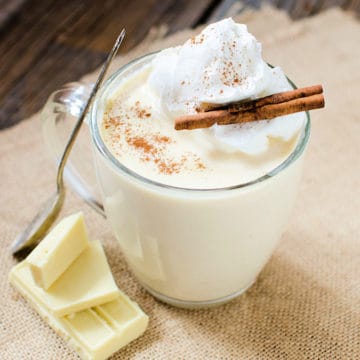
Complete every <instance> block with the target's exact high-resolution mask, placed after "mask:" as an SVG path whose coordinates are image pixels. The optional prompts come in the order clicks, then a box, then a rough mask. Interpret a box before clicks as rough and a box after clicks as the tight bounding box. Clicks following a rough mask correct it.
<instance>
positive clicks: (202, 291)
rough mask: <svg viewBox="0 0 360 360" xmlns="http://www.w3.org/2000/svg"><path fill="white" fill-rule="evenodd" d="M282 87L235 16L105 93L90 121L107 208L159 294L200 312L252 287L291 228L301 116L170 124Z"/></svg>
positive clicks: (122, 76) (139, 64) (278, 73)
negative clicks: (183, 126)
mask: <svg viewBox="0 0 360 360" xmlns="http://www.w3.org/2000/svg"><path fill="white" fill-rule="evenodd" d="M289 89H291V85H290V84H289V82H288V81H287V79H286V77H285V75H284V74H283V72H282V70H281V69H280V68H279V67H275V68H271V67H270V66H268V65H267V64H266V63H265V62H264V60H263V59H262V56H261V45H260V44H259V43H258V42H257V41H256V39H255V38H254V37H253V36H252V35H251V34H249V33H248V31H247V29H246V26H245V25H240V24H236V23H235V22H234V21H233V20H232V19H225V20H223V21H220V22H218V23H215V24H212V25H209V26H208V27H207V28H205V30H204V31H203V32H201V34H199V35H197V36H195V37H193V38H191V39H189V40H188V41H186V42H185V43H184V45H182V46H178V47H175V48H170V49H166V50H164V51H161V52H159V53H157V54H154V55H149V56H147V57H144V58H142V59H140V60H137V61H135V62H134V63H132V64H130V65H128V66H127V67H125V68H124V69H121V70H120V71H119V72H118V73H117V74H116V75H115V76H114V78H113V80H112V81H111V82H110V83H109V85H108V86H107V87H106V89H105V91H104V92H103V95H102V96H101V99H100V100H99V104H101V105H98V107H97V110H96V120H95V121H97V124H98V128H99V132H100V135H101V139H102V142H103V144H104V145H101V146H102V147H103V148H104V147H105V148H106V151H108V153H107V154H105V155H104V151H100V152H95V153H96V157H95V159H96V166H97V173H98V178H99V181H100V185H101V189H102V193H103V200H104V206H105V211H106V214H107V218H108V219H109V221H110V223H111V225H112V227H113V229H114V231H115V234H116V237H117V239H118V241H119V243H120V246H121V249H122V251H123V253H124V255H125V257H126V260H127V262H128V264H129V266H130V267H131V269H132V271H133V272H134V274H135V275H136V277H137V278H138V279H139V281H140V282H141V283H142V284H143V285H144V286H145V288H146V289H148V290H149V291H150V292H151V293H152V294H154V295H155V296H157V297H158V298H160V299H162V300H164V301H166V302H169V303H171V304H174V305H179V306H186V307H194V306H195V307H196V306H205V305H206V306H207V305H211V304H218V303H221V302H224V301H228V300H230V299H231V298H233V297H235V296H237V295H239V294H240V293H241V292H243V291H245V289H246V288H247V287H249V286H250V285H251V284H252V283H253V282H254V280H255V279H256V276H257V275H258V273H259V272H260V271H261V269H262V268H263V266H264V265H265V263H266V261H267V260H268V259H269V257H270V255H271V254H272V252H273V250H274V248H275V246H276V244H277V242H278V240H279V238H280V236H281V234H282V232H283V230H284V227H285V225H286V223H287V221H288V217H289V215H290V212H291V209H292V207H293V203H294V201H295V195H296V193H297V188H298V184H299V181H300V176H301V169H302V163H303V150H304V148H305V145H306V141H307V135H308V127H307V130H306V132H305V130H304V129H305V126H306V124H307V120H306V115H305V113H298V114H293V115H287V116H284V117H278V118H275V119H272V120H269V121H258V122H254V123H248V124H239V125H226V126H213V127H211V128H208V129H198V130H190V131H189V130H185V131H176V130H175V129H174V119H175V118H176V117H177V116H179V115H184V114H191V113H195V112H196V109H197V107H198V106H199V105H200V104H201V103H203V102H206V103H217V104H226V103H229V102H232V101H239V100H245V99H254V98H258V97H263V96H266V95H269V94H272V93H276V92H281V91H285V90H289ZM306 134H307V135H306ZM101 152H102V153H101ZM109 154H111V155H112V157H111V156H110V155H109ZM294 154H295V155H294ZM109 157H110V160H111V161H109V159H108V158H109ZM282 164H283V165H282ZM276 168H277V169H279V170H276V171H274V172H273V173H272V174H271V176H267V177H264V178H261V177H262V176H263V175H265V174H268V173H269V172H271V171H272V170H274V169H276ZM259 178H261V180H258V179H259ZM248 182H252V183H251V184H247V185H246V186H239V185H242V184H243V185H244V184H246V183H248ZM230 187H231V188H230ZM204 190H205V191H204Z"/></svg>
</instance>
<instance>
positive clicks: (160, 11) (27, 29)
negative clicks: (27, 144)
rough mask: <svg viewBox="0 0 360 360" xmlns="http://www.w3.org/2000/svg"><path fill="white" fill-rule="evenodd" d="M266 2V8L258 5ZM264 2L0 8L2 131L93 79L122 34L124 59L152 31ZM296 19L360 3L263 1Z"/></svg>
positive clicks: (60, 2)
mask: <svg viewBox="0 0 360 360" xmlns="http://www.w3.org/2000/svg"><path fill="white" fill-rule="evenodd" d="M263 1H265V0H263ZM263 1H262V0H240V1H239V0H197V1H193V0H132V1H129V0H76V1H73V0H46V1H45V0H0V53H1V54H2V60H1V67H0V79H1V82H0V129H1V128H5V127H8V126H11V125H13V124H16V123H17V122H18V121H20V120H22V119H24V118H26V117H28V116H30V115H31V114H32V113H34V112H36V111H38V110H39V109H40V108H41V107H42V106H43V104H44V102H45V100H46V98H47V97H48V95H49V94H50V93H51V92H53V91H54V90H56V89H57V88H59V87H60V86H61V85H62V84H64V83H66V82H69V81H74V80H76V79H78V78H80V77H81V76H82V75H84V74H86V73H88V72H90V71H93V70H94V69H95V68H97V67H98V66H99V65H100V64H101V63H102V62H103V60H104V59H105V56H106V53H107V51H109V49H110V48H111V46H112V43H113V40H114V38H115V37H116V35H117V34H118V32H119V31H120V29H121V28H122V27H126V30H127V34H128V36H127V38H126V41H125V42H124V46H123V47H122V49H121V51H122V52H124V51H128V50H129V49H131V48H132V47H134V46H135V45H136V44H138V43H139V42H140V41H141V40H142V39H143V38H144V37H145V36H146V34H147V33H148V31H149V29H150V28H151V27H153V26H158V25H160V24H166V25H167V26H168V32H169V33H171V32H174V31H177V30H180V29H182V28H186V27H194V26H196V25H198V24H199V23H206V22H211V21H216V20H218V19H220V18H223V17H224V16H226V13H227V12H228V10H229V9H230V8H231V7H232V6H233V5H234V4H235V3H236V4H235V6H236V7H237V11H238V12H241V11H243V10H244V9H246V8H248V7H253V8H259V7H260V6H261V4H262V3H263ZM267 1H268V2H270V3H272V4H273V5H275V6H277V7H279V8H283V9H286V10H287V11H288V13H289V14H290V15H291V16H292V17H293V18H301V17H304V16H310V15H313V14H315V13H317V12H319V11H321V10H323V9H326V8H328V7H330V6H342V7H343V8H344V9H350V10H353V11H356V12H357V13H358V14H359V13H360V0H267Z"/></svg>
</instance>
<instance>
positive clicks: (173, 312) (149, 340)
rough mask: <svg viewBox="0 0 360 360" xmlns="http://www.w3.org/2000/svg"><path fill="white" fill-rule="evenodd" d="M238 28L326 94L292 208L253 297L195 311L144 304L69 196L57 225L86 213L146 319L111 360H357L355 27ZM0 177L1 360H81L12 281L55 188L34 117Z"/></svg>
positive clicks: (11, 134)
mask: <svg viewBox="0 0 360 360" xmlns="http://www.w3.org/2000/svg"><path fill="white" fill-rule="evenodd" d="M238 20H240V21H242V22H246V23H247V24H248V27H249V29H250V31H251V32H253V33H254V34H255V35H256V36H257V37H258V39H259V40H260V41H261V42H262V43H263V51H264V57H265V59H266V60H267V61H269V62H271V63H273V64H279V65H281V66H282V67H283V69H284V70H285V72H286V73H287V74H290V76H291V77H292V79H293V80H294V81H295V82H296V83H297V84H298V85H300V86H305V85H311V84H316V83H322V84H323V85H324V89H325V97H326V102H327V104H326V109H325V110H321V111H314V112H313V114H312V119H313V121H312V136H311V141H310V145H309V148H308V153H307V159H306V164H305V169H304V177H303V181H302V185H301V188H300V192H299V197H298V200H297V204H296V208H295V209H294V212H293V215H292V218H291V221H290V223H289V225H288V228H287V231H286V232H285V234H284V235H283V237H282V240H281V242H280V244H279V246H278V248H277V249H276V251H275V253H274V254H273V256H272V258H271V259H270V261H269V263H268V264H267V265H266V267H265V269H264V270H263V271H262V273H261V275H260V277H259V278H258V280H257V282H256V283H255V284H254V285H253V286H252V287H251V288H250V290H249V291H247V292H246V293H245V294H244V295H243V296H241V297H239V298H238V299H236V300H234V301H232V302H231V303H228V304H226V305H224V306H221V307H218V308H213V309H206V310H199V311H190V310H182V309H177V308H174V307H170V306H167V305H164V304H162V303H160V302H158V301H156V300H154V298H153V297H152V296H150V295H149V294H147V293H146V292H145V291H144V290H143V289H142V288H141V287H140V285H139V284H138V283H137V282H136V280H135V279H134V278H133V276H132V275H131V273H130V272H129V270H128V268H127V265H126V264H125V262H124V259H123V256H122V254H121V252H120V250H119V248H118V246H117V244H116V242H115V239H114V237H113V235H112V233H111V230H110V229H109V227H108V226H107V224H106V221H105V220H104V219H102V218H101V217H100V216H98V215H97V214H96V213H95V212H93V211H92V210H91V209H89V208H88V207H87V205H85V204H84V203H83V202H82V201H81V200H80V199H79V198H77V197H76V196H75V195H74V194H72V193H71V192H69V193H68V197H67V199H66V204H65V205H66V206H65V209H64V211H63V215H65V214H69V213H73V212H75V211H78V210H83V211H84V212H85V217H86V221H87V224H88V226H89V233H90V235H91V237H92V238H99V239H101V240H102V242H103V244H104V247H105V251H106V254H107V256H108V260H109V263H110V266H111V269H112V271H113V274H114V277H115V280H116V282H117V284H118V285H119V287H120V288H121V289H123V290H124V291H125V292H126V293H127V294H129V296H131V298H132V299H134V300H135V301H137V302H138V303H139V304H140V306H141V307H142V308H143V309H144V311H145V312H146V313H147V314H148V315H149V316H150V325H149V328H148V330H147V331H146V333H145V334H144V335H143V336H142V337H140V338H139V339H137V340H136V341H134V342H133V343H131V344H130V345H129V346H127V347H126V348H124V349H122V350H121V351H119V352H118V353H116V354H115V355H114V356H113V358H114V359H359V358H360V312H359V305H360V284H359V275H360V272H359V269H360V246H359V233H360V228H359V214H360V203H359V189H360V182H359V179H360V176H359V175H360V174H359V165H360V164H359V154H360V147H359V143H360V126H359V125H360V121H359V120H360V119H359V94H360V68H359V59H360V46H359V44H360V24H359V22H358V21H357V20H355V19H354V18H353V17H352V16H351V15H349V14H346V13H343V12H341V11H340V10H334V9H333V10H330V11H328V12H326V13H322V14H321V15H319V16H316V17H313V18H310V19H306V20H302V21H298V22H291V21H290V20H289V19H288V18H287V17H286V15H285V14H284V13H282V12H280V11H277V10H274V9H271V8H263V9H262V10H260V11H249V12H246V13H243V14H242V15H241V16H240V17H239V18H238ZM191 34H193V32H191V31H185V32H182V33H178V34H175V35H173V36H171V37H168V38H166V39H159V36H158V33H156V32H154V33H152V34H150V35H149V38H148V39H147V40H146V41H145V42H144V43H143V44H141V45H140V46H139V47H138V48H136V49H135V50H133V51H132V52H131V53H129V54H127V55H126V56H122V57H119V58H118V59H117V60H116V63H115V64H114V67H118V66H119V65H121V64H123V63H126V62H127V61H129V60H130V59H132V58H134V57H136V56H139V55H141V54H144V53H147V52H149V51H153V50H155V49H159V48H164V47H167V46H170V45H175V44H179V43H181V42H182V41H183V40H185V39H186V38H187V37H189V35H191ZM93 78H94V74H92V75H91V76H89V77H87V78H86V80H91V79H93ZM74 80H76V79H74ZM0 169H1V170H0V171H1V182H0V191H1V193H0V196H1V197H0V201H1V207H0V231H1V233H0V234H1V236H0V244H1V262H0V283H1V296H0V358H1V359H5V360H7V359H38V360H41V359H44V360H45V359H46V360H47V359H76V358H77V355H76V354H75V353H74V352H73V351H72V350H71V349H70V348H69V347H68V346H67V345H66V343H65V342H64V341H63V340H62V339H61V338H60V337H58V336H57V335H56V334H55V333H54V332H53V331H52V330H51V329H50V328H49V327H48V326H47V325H46V324H45V322H44V321H42V320H41V318H40V317H39V316H38V315H37V314H36V312H35V311H33V310H32V309H31V308H30V306H29V305H28V304H27V303H26V301H25V300H24V299H23V298H22V297H21V296H20V295H19V294H18V292H17V291H16V290H15V289H13V288H12V287H11V286H10V285H9V284H8V280H7V277H8V273H9V270H10V268H11V267H12V266H13V265H14V264H15V263H16V261H15V260H14V259H13V258H12V257H11V255H10V251H9V246H10V243H11V242H12V240H13V239H14V238H15V236H16V235H17V234H18V233H19V232H20V231H21V230H22V229H24V226H25V225H26V224H27V223H28V221H30V220H31V218H32V217H33V215H34V214H35V213H36V211H37V209H38V208H39V207H40V206H41V204H42V203H43V202H44V201H45V200H46V198H47V197H49V196H50V194H51V193H52V192H53V191H54V188H55V182H54V180H55V166H54V163H53V161H52V159H51V158H50V156H49V155H48V154H47V153H46V150H45V146H44V145H43V139H42V135H41V130H40V122H39V115H34V116H33V117H32V118H31V119H28V120H26V121H23V122H21V123H20V124H19V125H18V126H16V127H14V128H11V129H9V130H5V131H2V132H1V133H0Z"/></svg>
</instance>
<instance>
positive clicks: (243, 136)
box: [149, 18, 304, 155]
mask: <svg viewBox="0 0 360 360" xmlns="http://www.w3.org/2000/svg"><path fill="white" fill-rule="evenodd" d="M149 85H150V87H151V88H152V89H153V91H154V92H155V93H156V94H157V96H158V97H159V98H160V99H161V104H162V107H163V111H164V112H166V113H168V115H169V119H170V121H174V118H175V117H176V116H180V115H184V114H189V113H195V112H196V109H197V108H198V107H199V105H200V104H201V103H203V102H206V103H214V104H226V103H229V102H233V101H240V100H244V99H254V98H259V97H263V96H266V95H270V94H274V93H277V92H281V91H286V90H290V89H291V86H290V84H289V82H288V81H287V79H286V77H285V75H284V73H283V71H282V70H281V68H279V67H275V68H271V67H270V66H269V65H267V63H266V62H265V61H264V60H263V59H262V55H261V44H260V43H259V42H258V41H257V40H256V39H255V37H254V36H253V35H251V34H250V33H249V32H248V31H247V27H246V25H243V24H237V23H235V22H234V21H233V20H232V19H231V18H229V19H225V20H222V21H219V22H217V23H214V24H211V25H209V26H208V27H206V28H205V29H204V30H203V31H202V32H201V33H200V34H199V35H197V36H195V37H193V38H191V39H189V40H188V41H186V42H185V43H184V44H183V45H182V46H178V47H175V48H169V49H166V50H163V51H162V52H160V53H159V54H158V55H157V56H156V57H155V58H154V60H153V61H152V70H151V73H150V76H149ZM284 118H285V117H278V118H276V119H273V120H271V121H258V122H255V123H251V124H241V125H227V126H217V125H215V126H213V128H212V131H213V135H214V137H215V138H216V139H217V140H219V142H220V143H222V144H224V145H226V146H227V148H228V150H229V151H236V150H237V151H241V152H244V153H246V154H250V155H257V154H260V153H264V152H265V151H266V150H267V149H268V148H269V139H270V138H279V139H282V140H284V141H288V140H289V139H291V138H292V137H293V136H294V135H295V134H296V133H298V132H299V130H300V129H301V128H302V126H303V125H304V114H292V115H287V116H286V119H284Z"/></svg>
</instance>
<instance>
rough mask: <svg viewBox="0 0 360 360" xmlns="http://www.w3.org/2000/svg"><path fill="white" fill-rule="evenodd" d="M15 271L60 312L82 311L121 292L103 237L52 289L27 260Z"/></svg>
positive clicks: (40, 298)
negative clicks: (38, 278) (43, 284)
mask: <svg viewBox="0 0 360 360" xmlns="http://www.w3.org/2000/svg"><path fill="white" fill-rule="evenodd" d="M11 274H12V277H13V278H16V279H17V282H18V283H21V284H22V287H24V288H27V289H28V291H31V293H32V294H33V297H34V298H35V299H36V301H37V302H39V303H40V304H41V305H43V306H45V307H46V308H47V309H48V310H49V311H50V312H52V313H53V314H54V315H56V316H63V315H67V314H71V313H74V312H77V311H81V310H84V309H87V308H90V307H93V306H96V305H99V304H102V303H105V302H108V301H111V300H114V299H115V298H116V297H117V296H118V287H117V286H116V284H115V281H114V278H113V276H112V274H111V270H110V268H109V265H108V263H107V260H106V256H105V253H104V250H103V248H102V246H101V243H100V242H99V241H91V242H89V246H88V247H87V249H86V250H84V251H83V253H82V254H81V255H80V256H79V257H78V258H77V259H76V260H75V261H74V262H73V263H72V264H71V265H70V266H69V268H68V269H67V270H66V271H65V272H64V273H63V274H62V275H61V276H60V277H59V279H58V280H57V281H56V282H55V283H54V284H53V285H52V286H51V287H50V288H49V289H48V290H44V289H42V288H41V287H39V286H37V285H36V284H35V282H34V279H33V277H32V274H31V271H30V266H29V264H28V263H27V260H25V261H23V262H21V263H20V264H18V265H16V266H15V268H14V269H13V270H12V272H11Z"/></svg>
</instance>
